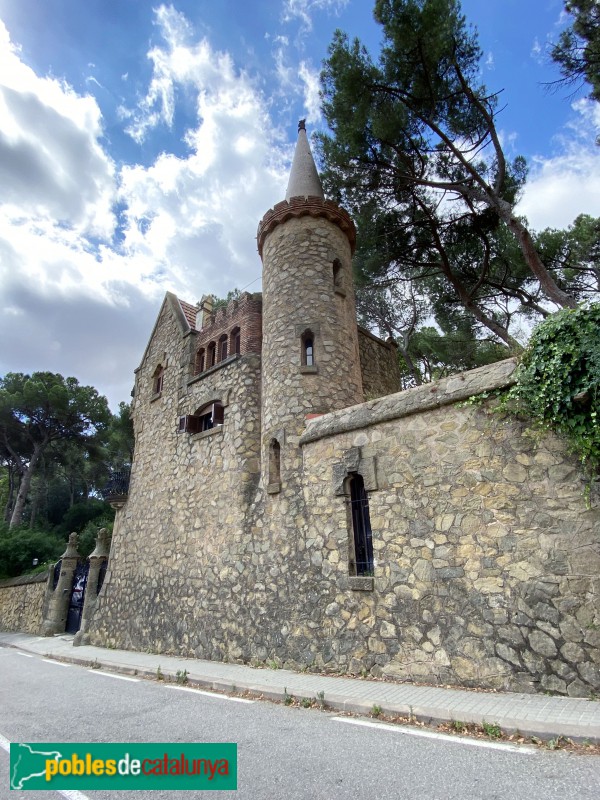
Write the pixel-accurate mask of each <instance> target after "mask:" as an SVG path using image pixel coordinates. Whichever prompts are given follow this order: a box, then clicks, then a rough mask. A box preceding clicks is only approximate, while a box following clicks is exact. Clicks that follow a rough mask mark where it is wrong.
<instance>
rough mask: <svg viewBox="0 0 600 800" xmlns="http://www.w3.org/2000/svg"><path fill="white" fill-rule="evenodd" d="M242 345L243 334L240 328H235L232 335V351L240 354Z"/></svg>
mask: <svg viewBox="0 0 600 800" xmlns="http://www.w3.org/2000/svg"><path fill="white" fill-rule="evenodd" d="M241 347H242V335H241V331H240V329H239V328H234V329H233V330H232V331H231V337H230V348H229V350H230V352H231V354H232V355H233V354H234V353H235V354H236V355H238V356H239V354H240V352H241Z"/></svg>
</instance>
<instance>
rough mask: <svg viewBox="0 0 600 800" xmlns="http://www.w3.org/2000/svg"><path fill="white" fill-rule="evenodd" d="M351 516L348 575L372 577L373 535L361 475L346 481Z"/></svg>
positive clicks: (352, 475)
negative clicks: (351, 535) (348, 490)
mask: <svg viewBox="0 0 600 800" xmlns="http://www.w3.org/2000/svg"><path fill="white" fill-rule="evenodd" d="M348 483H349V489H350V509H351V514H352V534H353V537H352V541H351V547H350V552H351V556H350V573H351V574H353V575H364V576H369V575H373V568H374V562H373V535H372V532H371V519H370V517H369V498H368V496H367V492H366V490H365V482H364V480H363V478H362V475H359V474H358V473H357V472H355V473H352V474H351V475H350V478H349V479H348Z"/></svg>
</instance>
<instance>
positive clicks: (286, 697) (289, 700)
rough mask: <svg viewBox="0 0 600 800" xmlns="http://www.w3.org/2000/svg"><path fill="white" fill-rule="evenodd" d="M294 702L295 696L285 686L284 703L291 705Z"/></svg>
mask: <svg viewBox="0 0 600 800" xmlns="http://www.w3.org/2000/svg"><path fill="white" fill-rule="evenodd" d="M293 702H294V698H293V696H292V695H291V694H288V690H287V686H284V687H283V703H284V705H286V706H291V705H292V703H293Z"/></svg>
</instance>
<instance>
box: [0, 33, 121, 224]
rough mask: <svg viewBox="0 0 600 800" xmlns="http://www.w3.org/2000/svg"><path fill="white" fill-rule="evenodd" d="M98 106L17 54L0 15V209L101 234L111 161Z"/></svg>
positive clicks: (108, 213)
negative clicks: (43, 74)
mask: <svg viewBox="0 0 600 800" xmlns="http://www.w3.org/2000/svg"><path fill="white" fill-rule="evenodd" d="M101 136H102V125H101V115H100V109H99V108H98V105H97V103H96V101H95V99H94V98H93V97H90V96H85V97H82V96H80V95H77V94H76V93H75V92H74V91H73V90H72V89H71V88H70V87H69V86H67V85H66V84H65V83H62V82H60V81H58V80H56V79H53V78H39V77H38V76H37V75H36V74H35V73H34V72H33V70H32V69H30V68H29V67H28V66H26V65H25V64H24V63H23V62H22V61H21V59H20V57H19V51H18V48H17V47H15V46H14V45H13V44H12V43H11V41H10V37H9V34H8V31H7V29H6V27H5V26H4V24H3V23H2V21H0V185H1V186H2V194H1V196H0V199H1V201H2V203H3V206H2V214H3V215H4V216H5V217H8V218H10V219H20V218H21V217H22V216H23V215H26V216H29V215H31V216H34V217H37V218H39V219H41V220H46V221H48V220H57V221H59V222H60V223H61V224H63V225H65V226H67V227H71V228H75V229H77V230H79V231H82V232H83V231H87V232H90V233H93V234H95V235H97V236H102V237H109V236H111V235H112V231H113V228H114V217H113V214H112V210H111V202H112V197H113V193H114V189H115V183H114V165H113V162H112V160H111V159H110V158H109V157H108V156H107V155H106V153H105V152H104V151H103V149H102V147H101V145H100V144H99V141H98V140H99V139H100V137H101Z"/></svg>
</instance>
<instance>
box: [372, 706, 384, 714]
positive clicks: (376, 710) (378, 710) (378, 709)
mask: <svg viewBox="0 0 600 800" xmlns="http://www.w3.org/2000/svg"><path fill="white" fill-rule="evenodd" d="M382 712H383V709H382V707H381V706H378V705H374V706H373V708H372V709H371V716H372V717H380V716H381V714H382Z"/></svg>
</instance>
